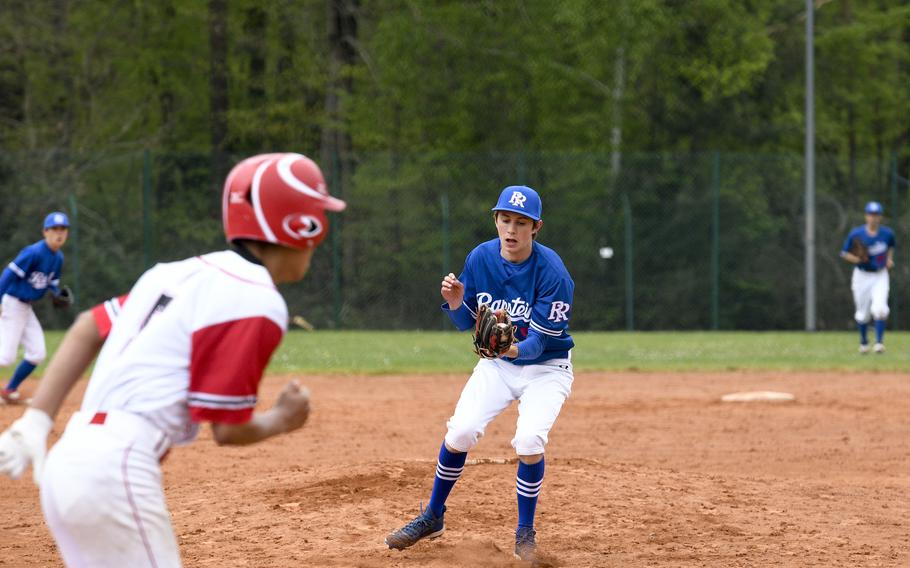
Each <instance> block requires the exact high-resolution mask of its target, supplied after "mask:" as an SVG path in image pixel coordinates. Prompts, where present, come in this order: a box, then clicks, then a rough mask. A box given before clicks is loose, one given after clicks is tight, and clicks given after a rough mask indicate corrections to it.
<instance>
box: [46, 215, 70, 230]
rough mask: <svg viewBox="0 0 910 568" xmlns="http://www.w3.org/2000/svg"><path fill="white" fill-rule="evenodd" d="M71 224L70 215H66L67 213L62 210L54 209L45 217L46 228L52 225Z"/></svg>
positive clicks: (62, 225)
mask: <svg viewBox="0 0 910 568" xmlns="http://www.w3.org/2000/svg"><path fill="white" fill-rule="evenodd" d="M69 226H70V220H69V217H67V216H66V213H61V212H60V211H54V212H53V213H51V214H49V215H48V216H47V217H45V218H44V228H45V229H50V228H51V227H67V228H69Z"/></svg>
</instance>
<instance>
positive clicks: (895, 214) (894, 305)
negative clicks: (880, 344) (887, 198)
mask: <svg viewBox="0 0 910 568" xmlns="http://www.w3.org/2000/svg"><path fill="white" fill-rule="evenodd" d="M897 182H898V176H897V154H891V218H892V219H894V220H895V221H897V219H898V218H899V217H900V211H899V210H898V207H897ZM892 225H893V226H894V227H895V228H896V227H897V224H896V223H892ZM888 277H889V278H891V274H889V275H888ZM891 289H892V290H894V297H893V298H892V299H891V328H892V329H899V328H900V319H899V318H898V306H899V305H900V297H901V295H900V291H899V290H900V289H899V288H897V287H896V286H893V285H892V288H891Z"/></svg>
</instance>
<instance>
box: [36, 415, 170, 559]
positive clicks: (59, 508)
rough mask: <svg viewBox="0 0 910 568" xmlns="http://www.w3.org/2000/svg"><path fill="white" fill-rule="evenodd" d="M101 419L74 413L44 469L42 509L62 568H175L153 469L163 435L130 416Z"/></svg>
mask: <svg viewBox="0 0 910 568" xmlns="http://www.w3.org/2000/svg"><path fill="white" fill-rule="evenodd" d="M101 416H102V414H91V413H85V412H77V413H76V414H74V415H73V417H72V418H71V419H70V421H69V424H68V425H67V427H66V431H65V432H64V434H63V437H61V438H60V441H58V442H57V444H56V445H54V447H53V448H52V449H51V451H50V453H49V454H48V457H47V461H46V463H45V469H44V474H43V476H42V479H41V507H42V509H43V510H44V518H45V519H46V520H47V524H48V526H49V527H50V530H51V533H52V534H53V535H54V539H55V540H56V541H57V546H58V548H59V549H60V554H61V556H62V557H63V561H64V563H65V564H66V565H67V566H68V567H70V568H89V567H92V568H96V567H97V568H102V567H110V568H123V567H126V566H129V567H130V568H143V567H151V568H172V567H179V566H180V554H179V552H178V550H177V539H176V538H175V536H174V530H173V528H172V526H171V519H170V515H169V513H168V510H167V505H166V503H165V500H164V489H163V487H162V485H161V468H160V466H159V460H160V459H161V457H162V456H163V455H164V453H165V452H166V451H167V449H168V448H169V447H170V440H169V439H168V436H167V435H166V434H164V433H163V432H162V431H161V430H159V429H157V428H156V427H155V426H153V425H152V424H151V423H150V422H148V421H146V420H145V419H144V418H142V417H140V416H138V415H136V414H132V413H128V412H116V411H115V412H109V413H106V414H104V415H103V420H102V418H99V417H101ZM102 422H103V423H102Z"/></svg>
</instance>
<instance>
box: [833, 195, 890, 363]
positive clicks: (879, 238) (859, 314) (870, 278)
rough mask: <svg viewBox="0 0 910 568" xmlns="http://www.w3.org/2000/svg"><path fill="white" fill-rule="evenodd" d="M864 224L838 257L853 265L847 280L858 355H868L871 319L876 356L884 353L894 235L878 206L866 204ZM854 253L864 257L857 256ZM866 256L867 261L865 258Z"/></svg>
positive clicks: (855, 232)
mask: <svg viewBox="0 0 910 568" xmlns="http://www.w3.org/2000/svg"><path fill="white" fill-rule="evenodd" d="M865 213H866V224H865V225H860V226H859V227H855V228H853V229H852V230H851V231H850V233H849V234H848V235H847V239H846V240H845V241H844V246H843V247H842V249H841V253H840V254H841V257H842V258H843V259H844V260H846V261H847V262H849V263H851V264H854V265H856V266H855V268H854V269H853V276H852V277H851V279H850V289H851V291H852V292H853V303H854V304H855V306H856V312H855V314H854V317H855V319H856V325H857V327H858V328H859V352H860V353H861V354H866V353H868V352H869V339H868V327H869V319H870V318H871V319H872V320H873V322H874V326H875V345H874V346H873V347H872V350H873V351H875V352H876V353H884V352H885V324H886V322H887V320H888V314H889V312H890V310H889V308H888V293H889V290H890V280H889V276H888V269H890V268H891V267H893V266H894V247H895V241H894V231H892V230H891V229H890V228H889V227H886V226H884V225H882V224H881V222H882V214H883V213H884V209H883V208H882V205H881V203H879V202H877V201H870V202H869V203H867V204H866V210H865ZM857 251H863V252H864V253H865V254H862V255H859V254H857ZM867 256H868V259H867V258H865V257H867Z"/></svg>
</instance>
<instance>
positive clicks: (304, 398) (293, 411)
mask: <svg viewBox="0 0 910 568" xmlns="http://www.w3.org/2000/svg"><path fill="white" fill-rule="evenodd" d="M309 415H310V393H309V391H308V390H307V389H306V388H301V386H300V384H298V383H297V381H291V382H290V383H288V384H287V385H286V386H285V387H284V389H283V390H282V391H281V394H279V395H278V401H277V402H276V403H275V406H273V407H272V408H270V409H269V410H267V411H265V412H257V413H256V414H254V415H253V418H252V419H250V421H249V422H245V423H243V424H227V423H215V424H212V433H213V434H214V436H215V441H216V442H217V443H218V444H219V445H223V446H246V445H249V444H255V443H257V442H261V441H263V440H266V439H268V438H271V437H272V436H277V435H278V434H284V433H286V432H291V431H293V430H296V429H298V428H300V427H301V426H303V425H304V424H305V423H306V420H307V418H308V417H309Z"/></svg>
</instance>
